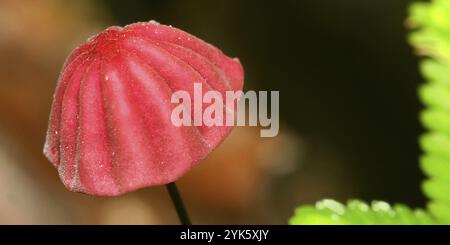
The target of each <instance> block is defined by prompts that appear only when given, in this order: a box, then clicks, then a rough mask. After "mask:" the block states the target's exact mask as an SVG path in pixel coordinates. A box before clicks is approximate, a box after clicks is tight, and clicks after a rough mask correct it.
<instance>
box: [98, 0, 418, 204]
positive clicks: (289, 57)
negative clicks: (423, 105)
mask: <svg viewBox="0 0 450 245" xmlns="http://www.w3.org/2000/svg"><path fill="white" fill-rule="evenodd" d="M408 2H409V1H403V0H399V1H397V0H396V1H392V0H364V1H361V0H342V1H335V0H334V1H333V0H320V1H317V0H306V1H305V0H303V1H300V0H298V1H294V0H290V1H225V0H223V1H207V0H204V1H181V2H180V1H126V2H123V1H104V4H105V5H107V6H108V7H109V8H110V9H111V12H112V15H113V16H114V18H115V19H116V20H117V23H118V24H120V25H124V24H127V23H132V22H136V21H140V20H148V19H155V20H157V21H159V22H161V23H163V24H169V23H170V24H172V25H173V26H175V27H178V28H180V29H183V30H186V31H187V32H190V33H194V34H195V35H197V36H199V37H201V38H203V39H205V40H207V41H208V42H210V43H214V44H216V45H217V46H218V47H220V48H222V49H223V50H224V52H225V53H227V54H229V55H231V56H238V57H239V59H240V60H241V62H242V63H243V65H244V68H245V75H246V80H245V81H246V84H245V88H246V89H252V90H279V91H280V94H281V96H280V98H281V99H280V105H281V106H280V110H281V113H280V115H281V118H282V120H283V121H284V122H285V123H287V124H289V126H291V127H292V128H294V129H295V130H296V131H297V132H299V134H300V135H302V136H303V137H306V138H314V139H315V138H320V139H321V140H323V141H325V142H327V143H328V144H331V145H333V147H335V148H336V149H337V151H338V152H339V153H340V154H341V158H342V162H341V163H340V166H339V167H340V168H344V169H346V171H348V173H347V175H348V178H351V179H353V181H354V183H355V184H356V185H358V189H359V190H360V197H361V198H363V199H369V200H371V199H382V200H388V201H391V202H405V203H409V204H412V205H423V204H424V197H423V196H422V194H421V192H420V188H419V182H420V181H421V180H422V179H423V176H422V174H421V173H420V170H419V168H418V161H417V159H418V155H419V154H420V152H419V148H418V144H417V137H418V135H419V133H420V132H421V131H422V128H421V126H420V124H419V122H418V116H417V114H418V111H419V108H420V104H419V102H418V99H417V94H416V89H417V85H418V84H419V83H420V82H421V80H422V79H421V77H420V75H419V73H418V69H417V58H416V57H415V56H414V54H413V52H412V50H411V48H410V47H409V46H408V45H407V42H406V36H407V32H406V28H405V25H404V20H405V18H406V16H407V4H408ZM324 171H326V170H324Z"/></svg>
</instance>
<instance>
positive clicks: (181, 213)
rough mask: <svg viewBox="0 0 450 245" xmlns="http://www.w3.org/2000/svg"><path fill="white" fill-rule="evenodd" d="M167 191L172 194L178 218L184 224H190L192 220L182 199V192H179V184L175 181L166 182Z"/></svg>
mask: <svg viewBox="0 0 450 245" xmlns="http://www.w3.org/2000/svg"><path fill="white" fill-rule="evenodd" d="M166 187H167V191H168V192H169V194H170V198H171V199H172V203H173V206H175V209H176V210H177V214H178V218H179V219H180V222H181V224H182V225H190V224H191V221H190V219H189V216H188V213H187V212H186V208H185V207H184V205H183V200H182V199H181V196H180V193H179V192H178V188H177V185H176V184H175V182H172V183H169V184H166Z"/></svg>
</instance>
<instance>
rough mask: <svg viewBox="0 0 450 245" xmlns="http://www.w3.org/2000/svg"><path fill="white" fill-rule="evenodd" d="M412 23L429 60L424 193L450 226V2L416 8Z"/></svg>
mask: <svg viewBox="0 0 450 245" xmlns="http://www.w3.org/2000/svg"><path fill="white" fill-rule="evenodd" d="M408 23H409V24H410V25H411V26H413V27H416V28H417V29H416V30H415V31H413V32H412V34H411V35H410V39H409V40H410V42H411V44H412V45H413V46H414V47H415V48H416V49H417V50H418V51H419V53H420V54H422V55H424V56H425V57H426V59H424V60H423V61H422V62H421V65H420V67H421V71H422V73H423V75H424V77H425V78H426V79H427V83H426V84H425V85H423V86H422V87H421V88H420V90H419V96H420V98H421V100H422V102H423V103H424V104H425V105H426V108H425V110H424V111H423V112H422V113H421V121H422V123H423V125H424V126H425V128H426V129H428V130H429V132H427V133H426V134H424V135H423V136H422V137H421V138H420V144H421V147H422V149H423V151H424V155H423V156H422V157H421V159H420V163H421V167H422V170H423V171H424V172H425V174H426V175H427V176H428V179H427V180H425V181H424V183H423V184H422V189H423V191H424V193H425V194H426V196H427V197H428V198H429V202H428V205H427V209H428V210H429V211H430V213H431V214H433V216H434V217H435V218H436V219H437V220H438V221H439V222H440V223H443V224H450V1H449V0H434V1H431V2H430V3H416V4H413V5H412V6H411V8H410V18H409V19H408Z"/></svg>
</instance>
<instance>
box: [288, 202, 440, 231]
mask: <svg viewBox="0 0 450 245" xmlns="http://www.w3.org/2000/svg"><path fill="white" fill-rule="evenodd" d="M289 224H291V225H311V224H330V225H394V224H395V225H425V224H436V223H435V221H434V220H433V218H432V217H431V216H430V215H429V214H427V213H426V212H424V211H422V210H411V209H410V208H408V207H406V206H404V205H395V206H394V207H391V205H389V204H388V203H386V202H383V201H374V202H372V204H371V205H369V204H367V203H365V202H362V201H359V200H351V201H349V202H348V203H347V206H345V205H343V204H341V203H339V202H337V201H335V200H331V199H325V200H322V201H320V202H318V203H316V206H315V207H313V206H303V207H299V208H297V209H296V210H295V214H294V216H293V217H292V218H291V219H290V220H289Z"/></svg>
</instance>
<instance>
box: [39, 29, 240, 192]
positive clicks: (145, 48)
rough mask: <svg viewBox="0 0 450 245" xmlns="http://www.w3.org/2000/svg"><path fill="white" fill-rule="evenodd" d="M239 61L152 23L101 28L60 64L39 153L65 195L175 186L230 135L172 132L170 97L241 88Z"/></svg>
mask: <svg viewBox="0 0 450 245" xmlns="http://www.w3.org/2000/svg"><path fill="white" fill-rule="evenodd" d="M243 80H244V75H243V68H242V66H241V64H240V62H239V60H238V59H233V58H230V57H228V56H226V55H225V54H223V53H222V52H221V51H220V50H219V49H217V48H216V47H214V46H212V45H210V44H208V43H206V42H204V41H202V40H200V39H199V38H197V37H194V36H192V35H190V34H188V33H186V32H183V31H181V30H179V29H176V28H173V27H170V26H166V25H162V24H158V23H156V22H154V21H150V22H145V23H134V24H131V25H128V26H125V27H123V28H122V27H110V28H108V29H106V30H105V31H103V32H102V33H100V34H98V35H97V36H94V37H92V38H90V39H89V40H88V41H87V42H86V43H85V44H83V45H81V46H80V47H78V48H76V49H75V50H74V51H73V52H72V53H71V54H70V55H69V57H68V58H67V60H66V62H65V64H64V66H63V68H62V71H61V74H60V77H59V80H58V83H57V87H56V91H55V94H54V100H53V105H52V109H51V114H50V120H49V127H48V131H47V138H46V142H45V147H44V154H45V155H46V157H47V158H48V159H49V160H50V161H51V162H52V163H53V164H54V166H55V167H56V168H57V169H58V172H59V176H60V178H61V180H62V182H63V183H64V185H65V186H66V188H67V189H69V190H71V191H75V192H82V193H86V194H91V195H98V196H117V195H121V194H124V193H127V192H130V191H133V190H136V189H138V188H142V187H146V186H152V185H164V184H168V183H171V182H174V181H176V180H177V179H178V178H180V177H181V176H183V175H184V174H185V173H186V172H188V171H189V170H190V169H191V168H192V167H193V166H195V165H196V164H198V162H199V161H200V160H202V159H204V158H205V157H206V156H207V155H208V154H209V153H210V152H211V151H213V150H214V149H215V148H216V147H217V146H218V145H219V144H220V143H221V142H222V141H223V140H224V138H225V137H226V136H227V135H228V134H229V132H230V130H231V129H232V127H227V126H210V127H208V126H181V127H180V126H174V125H173V124H172V122H171V112H172V109H173V108H174V107H175V106H176V104H173V103H171V95H172V93H173V92H174V91H178V90H184V91H187V92H189V93H190V94H191V95H192V93H193V84H194V83H202V85H203V86H202V87H203V93H205V92H207V91H209V90H216V91H219V92H220V93H222V94H223V93H225V91H228V90H231V91H237V90H241V89H242V86H243Z"/></svg>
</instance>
